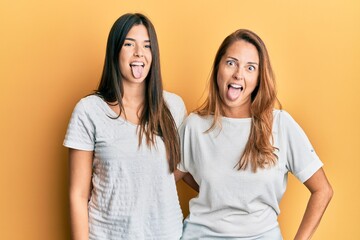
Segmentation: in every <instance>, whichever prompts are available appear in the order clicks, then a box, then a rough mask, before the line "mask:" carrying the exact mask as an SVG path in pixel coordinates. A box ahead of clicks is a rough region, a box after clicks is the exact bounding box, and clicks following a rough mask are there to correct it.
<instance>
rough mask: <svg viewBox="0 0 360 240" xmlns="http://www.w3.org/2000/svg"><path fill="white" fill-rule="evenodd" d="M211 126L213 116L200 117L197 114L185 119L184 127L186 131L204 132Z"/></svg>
mask: <svg viewBox="0 0 360 240" xmlns="http://www.w3.org/2000/svg"><path fill="white" fill-rule="evenodd" d="M211 124H212V117H211V116H200V115H199V114H197V113H190V115H189V116H187V118H186V119H185V121H184V123H183V127H184V128H186V129H193V130H196V131H197V130H199V131H201V132H204V131H206V130H208V129H209V128H210V127H211Z"/></svg>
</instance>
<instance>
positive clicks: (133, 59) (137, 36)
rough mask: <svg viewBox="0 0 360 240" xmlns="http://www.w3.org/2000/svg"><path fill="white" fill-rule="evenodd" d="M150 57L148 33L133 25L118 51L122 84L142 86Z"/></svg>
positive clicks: (142, 28)
mask: <svg viewBox="0 0 360 240" xmlns="http://www.w3.org/2000/svg"><path fill="white" fill-rule="evenodd" d="M151 61H152V55H151V44H150V38H149V34H148V31H147V29H146V27H145V26H144V25H134V26H133V27H132V28H131V29H130V31H129V33H128V34H127V35H126V38H125V41H124V44H123V46H122V47H121V49H120V54H119V64H120V72H121V75H122V77H123V80H124V84H139V83H141V84H143V83H145V82H144V79H145V78H146V76H147V75H148V73H149V70H150V67H151Z"/></svg>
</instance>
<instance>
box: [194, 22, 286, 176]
mask: <svg viewBox="0 0 360 240" xmlns="http://www.w3.org/2000/svg"><path fill="white" fill-rule="evenodd" d="M236 41H245V42H248V43H250V44H252V45H254V46H255V47H256V49H257V51H258V54H259V61H260V62H259V76H258V85H257V86H256V88H255V89H254V91H253V92H252V94H251V107H250V108H251V109H250V112H251V118H252V121H251V130H250V135H249V139H248V141H247V144H246V146H245V150H244V152H243V154H242V156H241V158H240V159H239V163H238V165H237V167H238V170H244V169H246V168H247V167H248V166H250V167H251V170H252V171H253V172H256V170H257V169H258V168H265V167H266V166H269V165H274V164H275V163H276V161H277V155H276V154H275V150H276V148H275V147H274V146H273V145H272V143H273V136H272V123H273V109H274V107H275V103H278V105H279V107H280V108H281V104H280V102H279V101H278V99H277V97H276V85H275V77H274V74H273V70H272V67H271V64H270V58H269V55H268V52H267V49H266V47H265V44H264V42H263V41H262V40H261V38H260V37H259V36H258V35H256V34H255V33H254V32H252V31H250V30H247V29H239V30H237V31H235V32H233V33H231V34H230V35H229V36H227V37H226V38H225V39H224V41H223V42H222V44H221V45H220V47H219V49H218V51H217V53H216V56H215V60H214V63H213V68H212V72H211V75H210V84H209V92H208V96H207V98H206V100H205V102H204V103H203V104H202V105H201V106H200V107H199V108H198V109H197V110H196V112H197V113H198V114H199V115H200V116H207V115H213V116H214V120H213V123H212V125H211V127H210V128H209V129H208V131H211V130H213V129H214V128H216V127H217V126H218V127H221V123H220V117H221V116H223V115H224V111H223V109H222V100H221V98H220V94H219V88H218V85H217V75H218V71H219V63H220V61H221V58H222V57H223V56H224V55H225V53H226V51H227V49H228V48H229V47H230V46H231V45H232V44H233V43H234V42H236ZM208 131H207V132H208Z"/></svg>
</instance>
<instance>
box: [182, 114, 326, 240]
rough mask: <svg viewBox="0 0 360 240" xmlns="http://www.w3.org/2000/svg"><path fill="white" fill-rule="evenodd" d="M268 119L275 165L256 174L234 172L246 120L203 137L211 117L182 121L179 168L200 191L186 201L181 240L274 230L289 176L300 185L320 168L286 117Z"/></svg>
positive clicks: (233, 121) (302, 135)
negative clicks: (191, 178) (271, 124)
mask: <svg viewBox="0 0 360 240" xmlns="http://www.w3.org/2000/svg"><path fill="white" fill-rule="evenodd" d="M273 116H274V121H273V137H274V144H273V145H274V146H275V147H277V148H278V151H276V155H277V156H278V161H277V164H276V165H275V166H272V167H268V168H265V169H258V170H257V172H256V173H253V172H252V171H251V169H246V170H241V171H238V170H237V164H238V161H239V160H240V158H241V155H242V153H243V151H244V149H245V145H246V143H247V141H248V138H249V134H250V127H251V118H245V119H244V118H242V119H236V118H226V117H222V118H221V124H222V129H221V130H220V129H219V128H217V129H215V130H214V131H210V132H209V133H205V131H206V130H208V129H209V128H210V126H211V124H212V122H213V117H212V116H207V117H200V116H199V115H197V114H191V115H190V116H189V117H188V118H187V119H186V121H185V122H184V124H183V126H182V127H181V128H180V137H181V141H182V162H181V163H180V164H179V166H178V168H179V170H181V171H183V172H190V173H191V174H192V176H193V177H194V179H195V180H196V182H197V183H198V184H199V187H200V191H199V195H198V196H197V197H195V198H193V199H191V200H190V214H189V216H188V217H187V218H186V219H185V227H184V232H183V237H182V239H185V240H187V239H216V237H223V238H230V239H231V238H234V239H248V238H249V239H251V237H254V236H258V237H259V236H261V235H262V234H263V233H265V232H268V231H270V230H272V229H275V228H278V227H279V226H278V221H277V216H278V214H279V213H280V209H279V202H280V200H281V198H282V196H283V194H284V192H285V189H286V185H287V178H288V172H291V173H292V174H294V175H295V176H296V177H297V178H298V179H299V180H300V181H301V182H305V181H306V180H307V179H309V178H310V177H311V176H312V175H313V174H314V173H315V172H316V171H317V170H318V169H319V168H321V167H322V165H323V164H322V162H321V161H320V159H319V158H318V156H317V154H316V153H315V151H314V149H313V147H312V145H311V143H310V141H309V140H308V138H307V137H306V135H305V133H304V131H303V130H302V129H301V127H300V126H299V125H298V124H297V123H296V122H295V121H294V119H293V118H292V117H291V116H290V115H289V114H288V113H287V112H285V111H280V110H275V111H274V112H273ZM202 236H207V237H206V238H202ZM261 239H262V238H261ZM280 239H281V238H280Z"/></svg>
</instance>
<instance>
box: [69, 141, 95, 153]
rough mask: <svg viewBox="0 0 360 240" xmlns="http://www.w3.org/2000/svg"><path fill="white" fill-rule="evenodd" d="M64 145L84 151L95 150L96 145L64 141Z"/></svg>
mask: <svg viewBox="0 0 360 240" xmlns="http://www.w3.org/2000/svg"><path fill="white" fill-rule="evenodd" d="M63 145H64V147H67V148H73V149H77V150H82V151H94V147H93V146H88V145H85V144H79V143H76V142H69V141H67V142H64V143H63Z"/></svg>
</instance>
